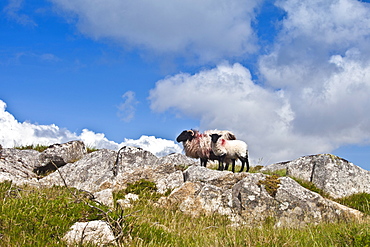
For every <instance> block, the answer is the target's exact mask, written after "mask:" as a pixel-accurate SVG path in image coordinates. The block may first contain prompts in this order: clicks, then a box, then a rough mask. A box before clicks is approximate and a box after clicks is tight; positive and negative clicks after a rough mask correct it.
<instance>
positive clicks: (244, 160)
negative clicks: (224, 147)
mask: <svg viewBox="0 0 370 247" xmlns="http://www.w3.org/2000/svg"><path fill="white" fill-rule="evenodd" d="M240 160H241V161H242V168H241V169H240V171H239V172H242V171H243V170H244V166H245V165H247V170H246V172H248V171H249V161H248V155H247V156H246V157H245V158H240Z"/></svg>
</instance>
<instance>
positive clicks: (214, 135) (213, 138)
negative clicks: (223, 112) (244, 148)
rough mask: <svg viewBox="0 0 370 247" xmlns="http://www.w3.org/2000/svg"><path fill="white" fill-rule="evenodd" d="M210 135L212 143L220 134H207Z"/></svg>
mask: <svg viewBox="0 0 370 247" xmlns="http://www.w3.org/2000/svg"><path fill="white" fill-rule="evenodd" d="M209 136H210V137H211V140H212V142H213V143H216V142H217V140H218V139H219V138H220V137H221V135H219V134H212V135H209Z"/></svg>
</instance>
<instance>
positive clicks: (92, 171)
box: [39, 149, 117, 193]
mask: <svg viewBox="0 0 370 247" xmlns="http://www.w3.org/2000/svg"><path fill="white" fill-rule="evenodd" d="M116 157H117V152H115V151H112V150H108V149H100V150H98V151H95V152H92V153H89V154H87V155H85V156H84V157H83V158H82V159H80V160H78V161H76V162H74V163H68V164H66V165H65V166H63V167H60V168H59V169H58V171H57V172H54V173H52V174H49V175H48V176H46V177H44V178H42V179H40V180H39V183H40V184H41V185H44V186H53V185H59V186H64V182H63V179H64V180H65V182H66V184H67V186H70V187H74V188H77V189H81V190H86V191H89V192H91V193H94V192H98V191H101V190H104V189H109V188H112V187H113V183H114V178H115V176H114V174H113V169H114V165H115V162H116ZM61 176H62V177H63V179H62V177H61Z"/></svg>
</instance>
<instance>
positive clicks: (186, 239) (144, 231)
mask: <svg viewBox="0 0 370 247" xmlns="http://www.w3.org/2000/svg"><path fill="white" fill-rule="evenodd" d="M127 193H137V194H139V196H140V199H139V200H138V201H135V202H133V207H131V208H128V209H124V211H123V213H124V217H123V218H124V224H123V226H124V227H123V228H122V229H120V230H121V232H117V231H116V234H118V233H121V234H122V238H121V242H120V243H121V244H122V246H288V247H289V246H292V247H293V246H370V227H369V225H370V224H369V223H370V222H369V221H366V222H363V223H358V222H339V223H336V224H320V225H316V226H311V227H308V228H304V229H291V228H289V229H288V228H277V229H276V228H273V224H268V223H267V224H265V225H264V226H263V227H260V228H249V227H243V226H240V227H232V226H231V223H232V222H231V221H230V220H229V219H228V218H227V217H226V216H222V215H218V214H213V215H202V216H200V217H196V218H194V217H192V216H189V215H186V214H183V213H182V212H181V211H180V210H178V208H177V207H176V206H167V207H159V206H157V205H156V201H157V200H158V198H159V197H160V196H161V195H160V194H158V193H157V192H156V187H155V184H154V183H151V182H148V181H145V180H141V181H138V182H136V183H133V184H129V185H128V186H127V189H126V190H123V191H118V192H116V193H115V194H114V198H115V200H117V199H119V198H123V197H124V195H125V194H127ZM345 200H346V201H347V203H352V204H354V205H359V204H364V203H365V204H367V207H363V208H362V209H361V208H360V210H365V211H366V210H369V203H368V202H369V197H368V195H360V196H358V197H353V198H346V199H345ZM86 202H88V203H89V204H92V203H93V202H91V201H89V199H88V198H87V196H86V194H84V193H82V192H79V191H77V190H75V189H72V190H69V189H67V188H65V187H52V188H40V189H36V188H32V187H15V186H13V185H12V184H11V183H9V182H5V183H0V209H1V215H0V246H66V245H65V243H64V242H63V241H62V240H61V238H62V237H63V236H64V234H65V233H66V232H67V231H68V229H69V227H70V226H71V225H72V224H73V223H75V222H76V221H88V220H95V219H104V218H105V217H106V216H105V215H104V213H103V214H102V211H101V210H97V209H96V208H94V207H90V206H88V204H87V203H86ZM93 205H95V204H93ZM95 206H96V207H98V206H97V205H95ZM102 209H103V210H104V211H106V212H107V211H108V209H107V208H102ZM121 213H122V210H121V209H118V208H116V209H115V210H112V212H111V213H109V214H110V217H111V218H112V219H117V218H119V217H120V215H121ZM271 222H273V221H271ZM116 230H117V229H116Z"/></svg>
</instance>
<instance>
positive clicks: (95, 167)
mask: <svg viewBox="0 0 370 247" xmlns="http://www.w3.org/2000/svg"><path fill="white" fill-rule="evenodd" d="M165 161H166V159H162V160H160V159H158V158H157V157H156V156H154V155H153V154H151V153H150V152H148V151H145V150H143V149H141V148H136V147H124V148H122V149H121V150H120V151H119V152H115V151H112V150H107V149H102V150H98V151H95V152H93V153H90V154H87V155H85V156H84V157H83V158H82V159H81V160H79V161H77V162H75V163H69V164H66V165H65V166H63V167H60V168H59V169H58V172H54V173H52V174H50V175H48V176H46V177H44V178H43V179H41V180H40V181H39V182H40V184H41V185H46V186H52V185H61V186H63V185H64V182H63V180H62V178H61V176H60V174H59V172H60V173H61V174H62V176H63V178H64V180H65V182H66V183H67V185H68V186H71V187H75V188H77V189H82V190H86V191H89V192H91V193H95V192H98V191H101V190H104V189H108V188H110V189H113V190H122V189H125V188H126V186H127V184H128V183H134V182H136V181H139V180H141V179H145V180H149V181H152V182H155V183H156V184H157V188H158V191H159V192H160V193H165V192H166V191H167V190H168V189H173V188H175V187H178V186H180V185H181V184H182V183H183V182H184V177H183V174H182V172H181V171H180V170H177V168H176V167H175V166H176V164H169V163H167V162H165Z"/></svg>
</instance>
